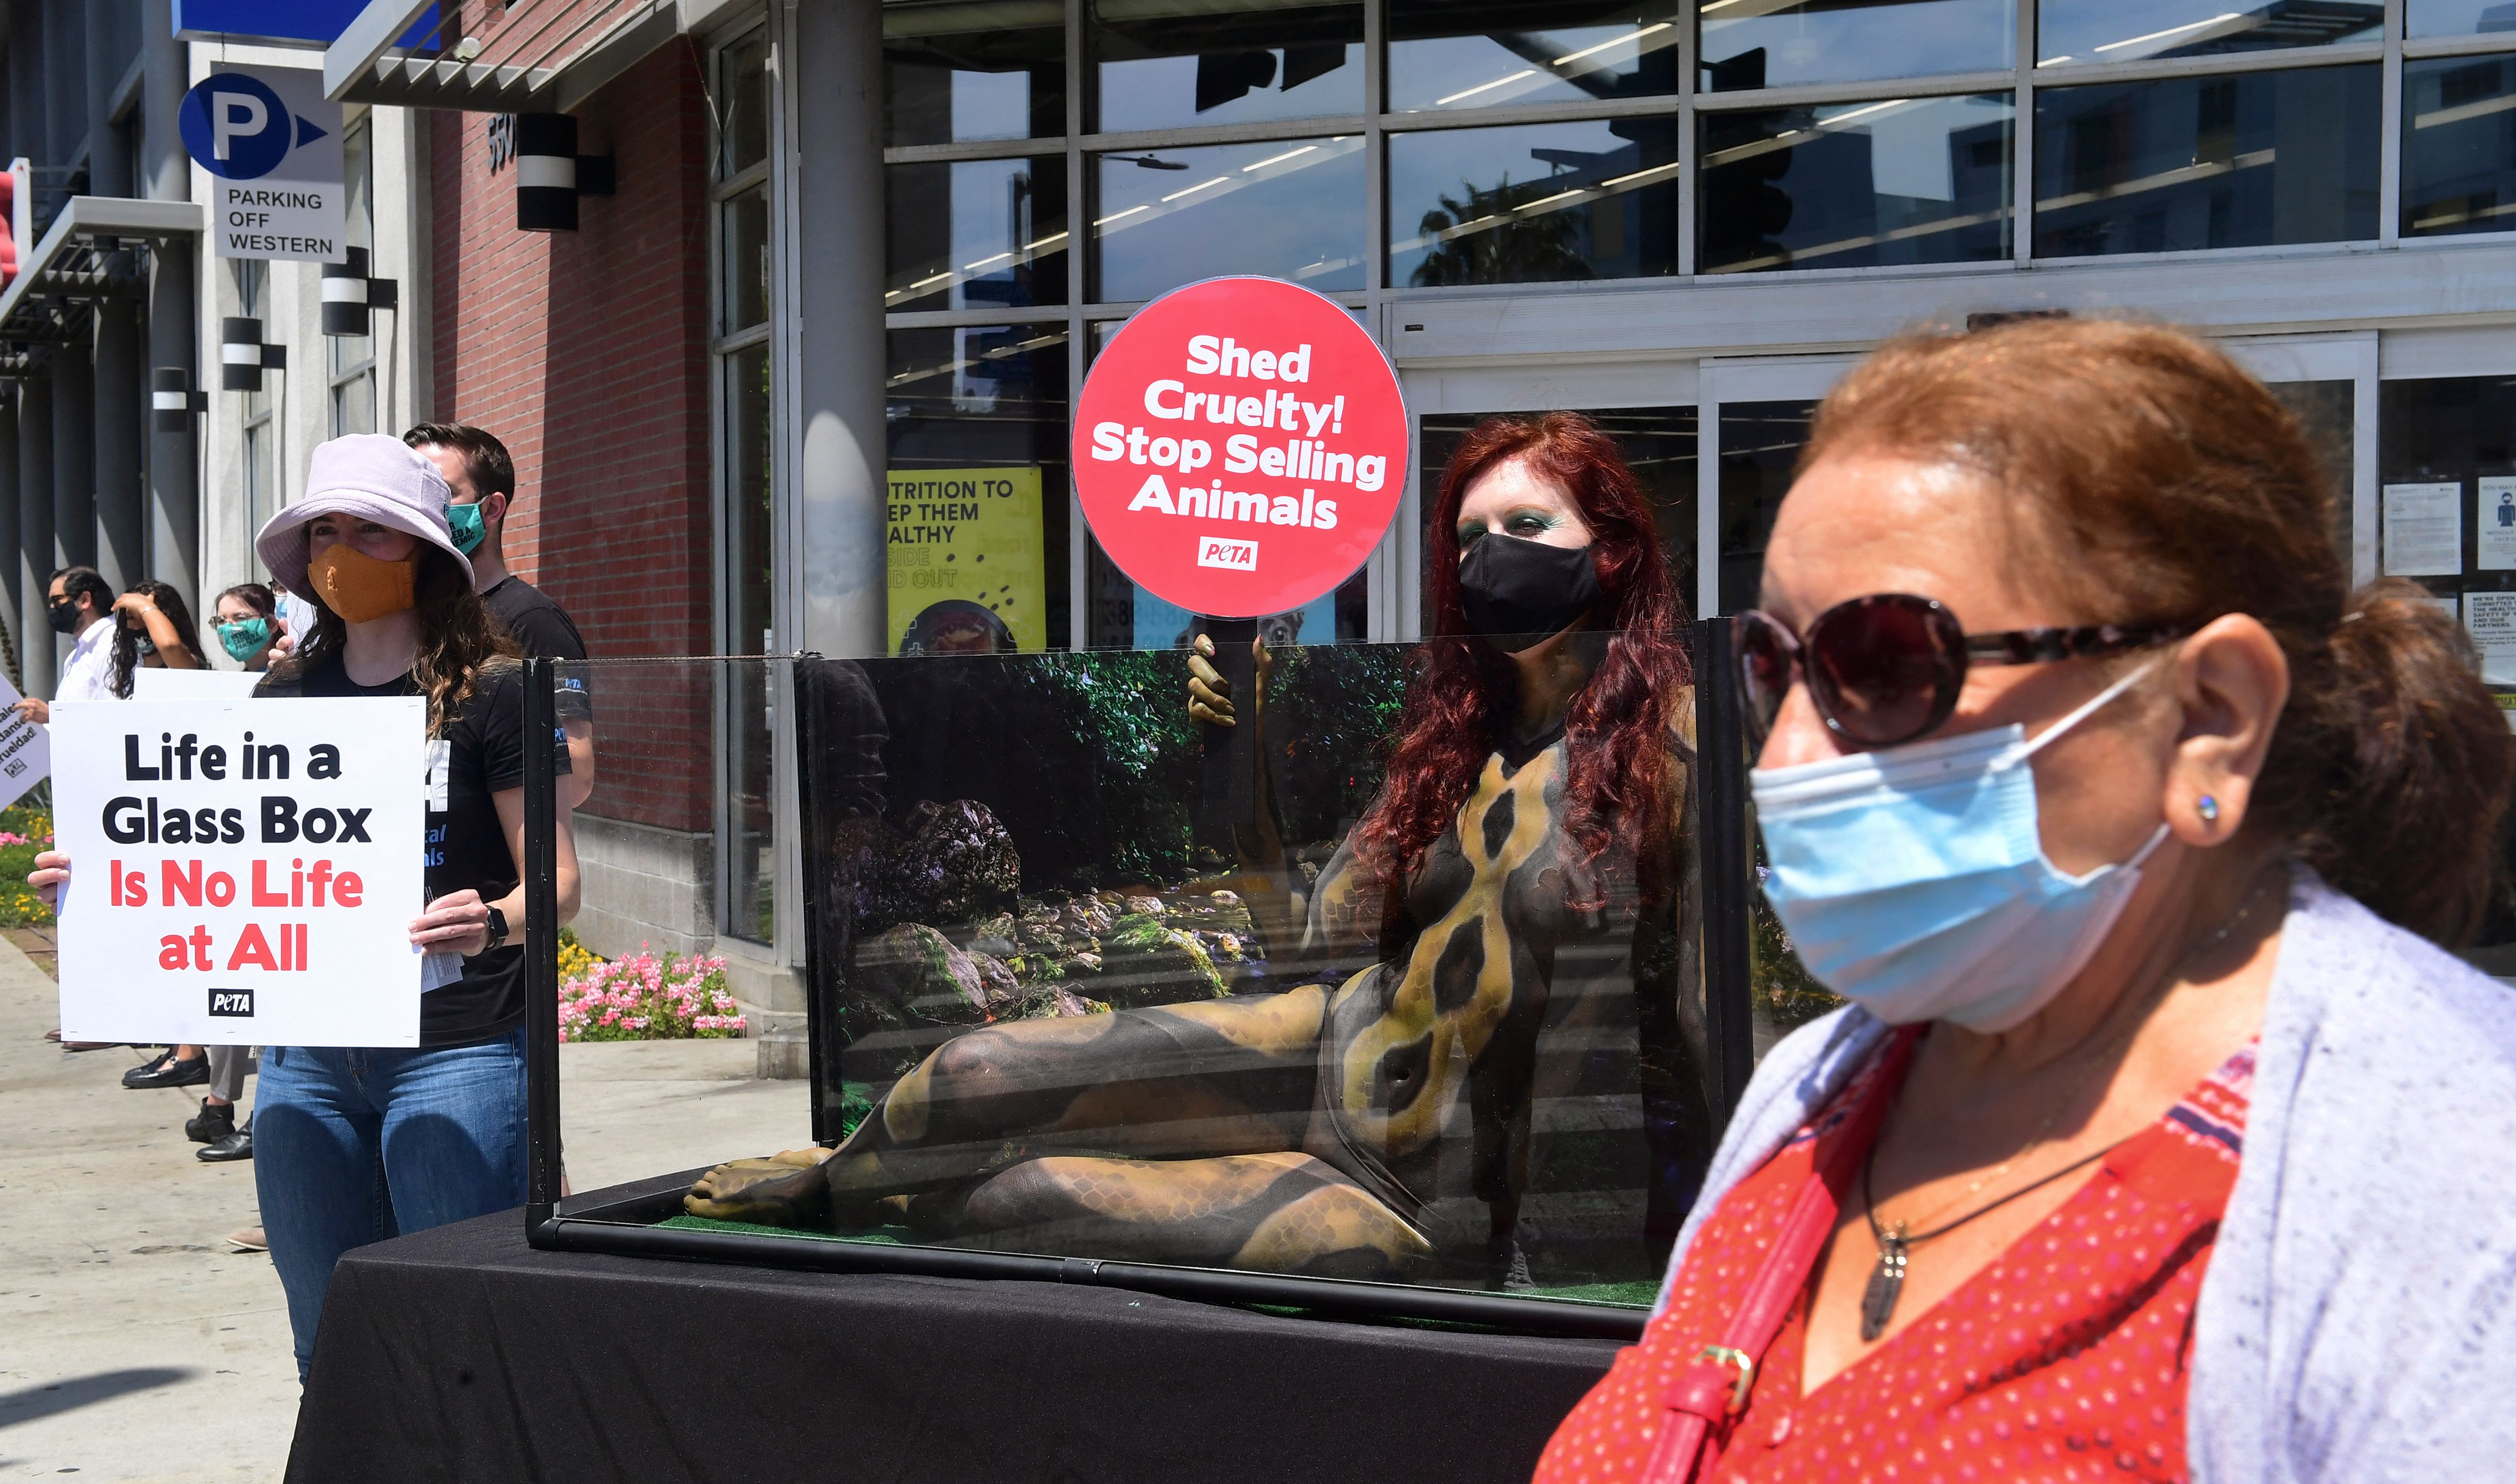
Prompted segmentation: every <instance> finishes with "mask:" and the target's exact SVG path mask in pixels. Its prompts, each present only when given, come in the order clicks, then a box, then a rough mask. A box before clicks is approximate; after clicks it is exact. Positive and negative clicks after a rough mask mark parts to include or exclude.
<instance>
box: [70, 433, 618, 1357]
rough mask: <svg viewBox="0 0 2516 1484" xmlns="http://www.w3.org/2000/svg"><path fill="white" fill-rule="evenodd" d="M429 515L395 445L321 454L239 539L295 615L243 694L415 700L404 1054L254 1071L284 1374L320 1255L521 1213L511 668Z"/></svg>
mask: <svg viewBox="0 0 2516 1484" xmlns="http://www.w3.org/2000/svg"><path fill="white" fill-rule="evenodd" d="M446 503H447V491H446V488H445V481H444V479H443V478H442V477H441V476H440V475H439V474H438V472H437V469H436V467H435V466H434V465H432V464H430V463H429V462H428V460H426V459H424V458H422V457H420V456H419V455H418V454H417V453H414V452H413V451H411V450H410V449H409V448H407V447H405V446H403V445H402V443H401V441H400V440H399V439H397V438H388V437H384V436H381V435H361V436H356V437H351V438H342V439H335V440H333V441H332V442H331V443H328V444H324V445H321V446H319V447H317V448H316V449H315V450H314V461H313V466H312V468H311V469H310V470H309V472H308V477H307V482H306V493H305V495H304V496H303V497H301V498H300V499H299V500H298V501H297V502H296V503H295V504H293V505H290V506H289V507H288V508H287V509H286V510H284V511H282V512H280V513H279V514H278V515H277V516H275V517H273V520H272V522H271V524H270V525H268V526H266V527H264V528H263V530H262V533H261V535H260V536H259V537H257V538H256V542H255V548H256V550H257V551H258V552H259V553H260V554H261V556H262V560H263V563H264V565H265V566H267V567H269V568H270V569H271V572H272V575H273V576H274V577H276V578H277V579H279V581H281V582H282V583H284V584H286V585H287V587H288V589H289V591H291V592H296V593H303V594H305V595H307V597H308V598H309V599H310V600H311V601H312V602H313V604H314V613H315V620H314V628H313V631H312V632H311V633H310V634H308V635H307V636H306V640H305V645H304V647H303V649H302V650H300V651H299V653H298V654H297V655H295V656H293V657H290V658H288V659H286V660H284V661H281V662H280V663H278V664H276V665H275V666H273V669H272V670H271V672H270V673H269V675H267V676H266V677H265V679H264V680H263V682H262V684H261V685H260V687H258V688H257V689H256V691H255V693H254V694H255V695H256V696H273V697H358V696H378V697H388V696H417V697H421V698H424V699H425V700H427V702H428V726H429V738H430V746H429V756H430V762H431V767H430V781H429V784H428V786H429V787H430V790H431V793H430V799H429V812H428V839H427V841H426V842H425V848H426V851H427V858H428V895H429V900H428V902H427V904H426V906H425V908H424V910H423V911H422V912H420V913H419V915H418V916H416V917H414V918H413V919H412V920H411V924H410V941H411V943H412V944H413V945H415V946H417V947H420V948H424V949H426V950H428V951H429V954H430V970H431V972H430V973H428V974H427V975H426V976H424V978H423V983H425V984H428V985H431V986H433V988H432V989H430V990H429V991H428V992H427V993H426V995H425V997H424V998H423V999H422V1000H421V1008H420V1041H419V1045H418V1046H417V1047H366V1048H336V1047H319V1046H274V1047H272V1048H270V1049H269V1050H267V1051H266V1052H265V1054H264V1058H263V1070H262V1086H261V1100H260V1102H259V1103H258V1105H257V1106H256V1108H255V1112H254V1144H255V1149H254V1153H255V1160H254V1169H255V1186H256V1189H257V1191H258V1193H259V1195H260V1197H261V1202H262V1215H263V1225H264V1227H265V1228H266V1230H267V1231H268V1232H269V1234H270V1240H271V1256H272V1263H273V1266H274V1267H276V1268H277V1269H278V1270H279V1279H280V1284H281V1287H282V1288H284V1289H285V1290H286V1291H287V1294H288V1318H289V1324H290V1327H291V1328H292V1329H293V1330H294V1331H295V1334H296V1340H297V1365H298V1370H299V1373H300V1375H301V1376H302V1375H303V1374H304V1372H305V1370H306V1368H307V1365H308V1362H309V1361H310V1360H311V1358H312V1356H313V1353H314V1331H315V1325H316V1322H317V1320H318V1319H319V1318H320V1316H321V1314H322V1307H323V1293H324V1290H325V1289H326V1288H327V1287H328V1286H329V1284H330V1282H331V1277H332V1267H333V1264H334V1263H335V1262H336V1261H338V1260H339V1258H340V1255H341V1253H342V1252H344V1251H348V1250H349V1249H351V1248H354V1247H358V1246H361V1245H363V1244H366V1243H369V1242H376V1241H381V1240H382V1239H384V1238H387V1237H391V1236H395V1235H397V1234H398V1233H401V1232H410V1231H419V1230H424V1229H426V1228H428V1227H432V1226H440V1225H443V1224H444V1223H446V1222H449V1221H460V1220H464V1219H466V1218H469V1217H472V1216H477V1215H482V1214H484V1213H486V1212H489V1211H495V1210H503V1209H506V1208H509V1207H513V1206H518V1205H521V1204H523V1202H524V1124H525V1104H524V945H523V937H524V934H523V931H522V929H523V925H524V892H523V889H522V885H521V881H522V876H523V871H522V869H521V868H520V866H519V864H518V863H519V862H520V861H521V860H522V859H523V856H524V747H525V745H526V744H527V739H526V738H525V736H524V685H523V681H524V671H523V668H522V667H521V666H520V665H519V664H518V663H517V660H516V657H515V651H514V647H513V644H512V642H511V641H509V640H507V639H506V638H505V637H504V635H503V632H502V631H501V630H500V629H499V628H498V627H497V626H496V625H495V624H494V623H493V622H492V621H491V620H490V618H489V615H488V611H487V610H486V609H484V608H482V605H481V600H480V598H479V596H478V595H476V594H475V593H474V592H473V590H472V571H471V564H470V563H469V562H467V561H466V560H465V559H464V556H463V553H462V552H461V551H460V550H458V549H457V548H456V547H455V545H454V542H453V538H452V535H451V533H450V532H449V530H448V529H447V526H446V520H445V507H446ZM547 744H548V743H547V742H546V743H545V745H547ZM555 750H557V751H558V754H559V755H558V766H559V768H560V770H561V771H562V772H565V771H566V767H567V757H566V749H565V748H564V747H561V748H557V749H555ZM414 786H419V784H418V781H416V780H414ZM559 830H560V834H559V900H560V918H561V920H562V921H566V919H567V918H568V917H569V916H571V915H573V914H574V912H575V911H576V901H577V873H576V851H575V846H574V843H573V841H572V839H571V838H570V836H569V833H568V827H567V821H566V818H565V816H564V815H563V817H562V818H561V820H560V821H559ZM413 843H414V844H418V843H421V842H418V841H414V842H413ZM36 865H37V866H38V868H40V869H37V870H36V872H35V873H34V874H33V875H32V876H31V877H29V878H28V879H29V880H30V881H31V882H33V884H34V885H36V886H37V887H38V888H40V889H42V890H43V891H44V894H45V896H46V897H47V899H48V900H49V899H50V898H51V897H52V895H53V893H54V891H55V890H56V889H58V887H59V886H60V884H61V883H63V882H64V881H66V880H67V879H68V878H69V867H70V863H69V861H68V859H67V858H66V857H64V856H63V855H61V854H59V853H58V852H47V853H46V854H44V855H42V856H39V857H38V858H37V859H36ZM379 1169H381V1170H382V1171H383V1174H384V1180H383V1184H382V1186H381V1188H380V1187H379V1185H378V1183H377V1180H376V1172H377V1171H378V1170H379Z"/></svg>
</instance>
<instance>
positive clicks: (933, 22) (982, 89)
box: [882, 0, 1066, 147]
mask: <svg viewBox="0 0 2516 1484" xmlns="http://www.w3.org/2000/svg"><path fill="white" fill-rule="evenodd" d="M882 118H883V143H884V144H885V145H889V146H894V147H899V146H905V145H952V144H961V143H965V142H967V141H971V140H985V139H1050V138H1054V137H1056V136H1057V135H1060V134H1064V133H1065V132H1066V7H1065V6H1064V5H1062V4H1060V3H1059V0H942V3H940V4H938V3H924V4H921V3H917V0H906V3H903V0H884V4H883V7H882Z"/></svg>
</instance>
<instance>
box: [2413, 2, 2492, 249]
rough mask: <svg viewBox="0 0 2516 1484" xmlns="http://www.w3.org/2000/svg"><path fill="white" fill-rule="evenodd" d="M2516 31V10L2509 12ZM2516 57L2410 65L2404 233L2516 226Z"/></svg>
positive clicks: (2438, 233)
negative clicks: (2513, 218)
mask: <svg viewBox="0 0 2516 1484" xmlns="http://www.w3.org/2000/svg"><path fill="white" fill-rule="evenodd" d="M2509 21H2510V23H2511V28H2516V7H2511V8H2510V10H2509ZM2511 214H2516V58H2511V57H2445V58H2439V59H2438V60H2436V61H2434V62H2406V63H2404V64H2403V235H2405V236H2407V237H2427V236H2445V235H2448V234H2450V233H2465V232H2505V231H2507V230H2508V229H2509V228H2511V227H2516V220H2511V219H2510V218H2511Z"/></svg>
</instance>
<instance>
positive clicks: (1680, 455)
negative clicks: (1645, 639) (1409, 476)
mask: <svg viewBox="0 0 2516 1484" xmlns="http://www.w3.org/2000/svg"><path fill="white" fill-rule="evenodd" d="M1539 415H1541V414H1538V413H1535V412H1428V413H1426V414H1424V417H1423V419H1422V421H1421V423H1420V424H1419V425H1418V430H1417V435H1416V444H1415V448H1416V454H1415V456H1416V459H1417V467H1418V468H1419V469H1421V470H1422V471H1423V477H1422V478H1423V482H1422V485H1421V487H1420V488H1422V490H1423V510H1424V518H1425V519H1426V520H1427V521H1430V520H1431V519H1432V515H1433V509H1434V506H1435V505H1436V504H1438V503H1439V495H1440V492H1441V488H1442V475H1443V472H1444V471H1445V470H1447V468H1448V467H1449V463H1450V455H1451V454H1453V453H1455V452H1457V451H1458V447H1459V443H1460V441H1461V440H1462V439H1464V438H1466V437H1467V436H1468V434H1469V433H1470V432H1471V431H1473V430H1474V429H1475V428H1476V426H1477V424H1479V423H1481V422H1484V421H1485V420H1486V419H1487V418H1489V417H1535V416H1539ZM1581 415H1582V416H1584V417H1587V418H1589V419H1590V420H1591V421H1592V422H1595V423H1597V424H1598V425H1599V427H1600V428H1601V430H1603V431H1604V432H1606V433H1607V435H1608V436H1609V437H1610V438H1613V439H1614V440H1615V441H1616V451H1617V452H1619V453H1621V454H1623V455H1624V456H1625V465H1626V467H1627V468H1630V469H1631V470H1633V471H1634V478H1635V479H1636V480H1637V481H1639V482H1640V483H1641V485H1642V487H1643V498H1644V499H1645V500H1647V501H1649V502H1650V504H1651V511H1652V524H1653V525H1654V526H1655V527H1656V529H1657V530H1658V531H1659V549H1660V553H1661V554H1662V555H1663V556H1665V557H1667V558H1668V571H1669V577H1670V580H1671V581H1673V582H1674V583H1675V584H1676V587H1677V598H1678V602H1679V604H1680V605H1681V606H1682V607H1683V609H1684V611H1685V612H1687V613H1690V614H1691V613H1693V612H1694V611H1695V544H1696V521H1695V508H1696V494H1697V490H1696V481H1695V409H1694V408H1693V407H1608V408H1603V409H1600V410H1597V411H1584V412H1583V413H1582V414H1581ZM1426 529H1427V530H1428V531H1429V530H1430V528H1429V527H1427V528H1426Z"/></svg>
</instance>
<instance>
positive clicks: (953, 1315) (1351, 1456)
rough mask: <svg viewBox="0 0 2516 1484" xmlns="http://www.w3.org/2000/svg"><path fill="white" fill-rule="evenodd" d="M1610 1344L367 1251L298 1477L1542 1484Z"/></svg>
mask: <svg viewBox="0 0 2516 1484" xmlns="http://www.w3.org/2000/svg"><path fill="white" fill-rule="evenodd" d="M1615 1349H1616V1346H1615V1344H1614V1342H1612V1341H1607V1340H1594V1339H1543V1338H1531V1337H1525V1336H1496V1335H1480V1334H1469V1333H1460V1332H1453V1331H1439V1330H1425V1329H1412V1328H1401V1327H1392V1326H1377V1325H1360V1324H1345V1323H1338V1322H1334V1321H1328V1320H1318V1319H1303V1318H1289V1317H1279V1316H1276V1315H1272V1314H1265V1313H1255V1312H1249V1311H1244V1310H1240V1309H1234V1308H1228V1307H1221V1306H1216V1305H1210V1304H1201V1303H1193V1302H1187V1301H1183V1300H1180V1299H1173V1298H1163V1297H1159V1296H1156V1295H1153V1294H1148V1293H1127V1292H1125V1291H1123V1290H1118V1289H1107V1288H1087V1287H1068V1286H1065V1285H1060V1284H1053V1283H1013V1282H994V1283H990V1282H979V1281H971V1280H964V1279H948V1278H912V1277H894V1276H874V1275H833V1274H820V1273H799V1272H783V1271H776V1270H768V1269H759V1268H747V1267H730V1266H723V1265H719V1264H713V1263H699V1262H677V1261H668V1260H661V1259H650V1258H635V1257H606V1256H593V1255H587V1254H582V1253H572V1252H537V1251H531V1250H530V1249H529V1248H527V1247H526V1245H525V1243H524V1215H523V1213H522V1212H521V1211H515V1212H508V1213H506V1214H502V1215H496V1216H484V1217H482V1218H481V1219H480V1220H477V1221H467V1222H464V1223H461V1224H459V1225H455V1226H448V1227H440V1228H439V1229H438V1230H436V1231H432V1232H423V1233H420V1234H418V1235H416V1236H410V1237H403V1238H399V1239H398V1240H396V1241H392V1242H385V1243H379V1244H377V1245H376V1246H374V1247H368V1248H361V1249H359V1250H358V1251H354V1252H352V1253H351V1254H350V1255H349V1256H348V1257H346V1258H344V1259H343V1260H342V1263H341V1265H340V1267H339V1269H338V1270H337V1271H336V1272H335V1273H334V1275H333V1278H332V1289H331V1293H330V1295H329V1298H328V1299H327V1301H326V1303H325V1305H324V1309H323V1327H322V1332H321V1335H320V1336H319V1337H318V1340H317V1343H316V1346H315V1351H314V1375H313V1378H312V1379H311V1380H310V1381H309V1383H308V1385H307V1388H306V1399H305V1405H304V1407H303V1409H302V1410H301V1411H300V1413H299V1415H298V1421H297V1441H296V1446H295V1448H294V1450H293V1452H292V1453H291V1454H290V1456H289V1461H288V1478H289V1479H290V1480H291V1481H293V1484H294V1481H303V1484H336V1481H345V1480H358V1481H374V1480H398V1479H427V1480H458V1479H459V1480H466V1481H471V1480H505V1479H550V1480H577V1479H584V1480H605V1481H613V1480H647V1479H656V1480H664V1479H670V1480H693V1479H704V1480H764V1481H765V1480H788V1479H811V1480H830V1481H842V1480H857V1479H867V1480H884V1481H898V1484H909V1481H928V1480H939V1481H940V1480H952V1481H962V1480H1037V1481H1040V1484H1103V1481H1118V1480H1148V1481H1153V1480H1158V1481H1161V1484H1229V1481H1237V1480H1250V1481H1261V1480H1263V1481H1270V1484H1273V1481H1281V1480H1309V1479H1321V1480H1340V1481H1342V1480H1355V1481H1369V1484H1402V1481H1413V1480H1443V1481H1449V1480H1459V1481H1467V1480H1496V1481H1504V1480H1509V1481H1523V1480H1526V1479H1527V1478H1528V1477H1529V1474H1530V1470H1531V1467H1532V1466H1533V1465H1534V1464H1535V1463H1536V1461H1537V1455H1538V1452H1539V1450H1540V1449H1542V1448H1543V1447H1544V1446H1545V1442H1546V1438H1547V1435H1548V1434H1549V1433H1550V1432H1551V1431H1553V1429H1554V1426H1555V1423H1556V1421H1557V1420H1558V1419H1560V1418H1562V1417H1563V1416H1564V1414H1565V1413H1566V1412H1567V1411H1569V1410H1570V1409H1571V1408H1572V1404H1573V1402H1574V1401H1576V1400H1577V1399H1578V1398H1579V1397H1580V1395H1581V1393H1582V1392H1583V1391H1585V1390H1587V1389H1588V1388H1589V1386H1590V1384H1591V1383H1592V1382H1593V1381H1595V1380H1596V1379H1597V1378H1599V1377H1600V1375H1601V1374H1603V1373H1604V1372H1605V1371H1606V1369H1607V1366H1608V1362H1609V1360H1610V1358H1611V1357H1612V1356H1613V1355H1614V1353H1615Z"/></svg>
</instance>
